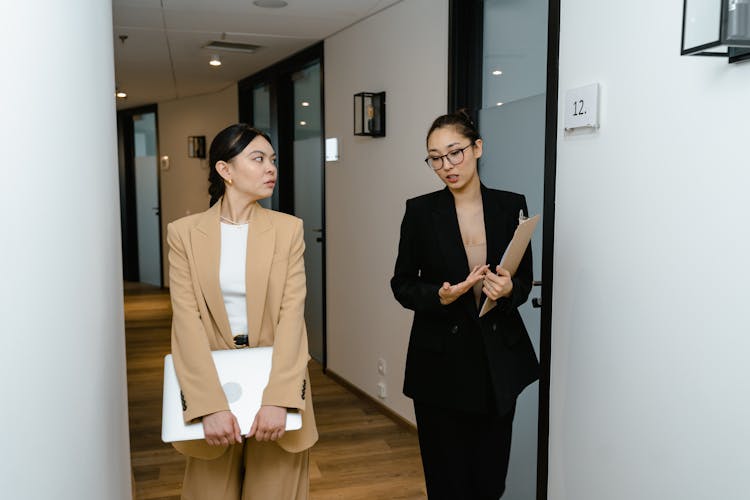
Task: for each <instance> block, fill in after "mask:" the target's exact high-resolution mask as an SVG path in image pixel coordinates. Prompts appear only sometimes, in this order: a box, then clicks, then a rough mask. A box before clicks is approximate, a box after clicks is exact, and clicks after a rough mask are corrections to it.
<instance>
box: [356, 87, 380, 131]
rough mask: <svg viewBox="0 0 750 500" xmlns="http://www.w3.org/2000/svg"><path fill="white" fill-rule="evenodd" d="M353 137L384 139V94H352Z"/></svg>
mask: <svg viewBox="0 0 750 500" xmlns="http://www.w3.org/2000/svg"><path fill="white" fill-rule="evenodd" d="M354 135H366V136H369V137H385V92H360V93H358V94H354Z"/></svg>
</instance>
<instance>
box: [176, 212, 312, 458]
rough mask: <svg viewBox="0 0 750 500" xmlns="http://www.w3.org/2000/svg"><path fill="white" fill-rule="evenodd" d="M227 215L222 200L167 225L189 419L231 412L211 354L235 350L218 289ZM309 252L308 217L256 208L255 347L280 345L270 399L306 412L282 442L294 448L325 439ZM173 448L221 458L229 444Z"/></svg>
mask: <svg viewBox="0 0 750 500" xmlns="http://www.w3.org/2000/svg"><path fill="white" fill-rule="evenodd" d="M220 212H221V201H220V202H217V203H216V204H214V205H213V206H212V207H211V208H210V209H208V210H207V211H205V212H203V213H200V214H195V215H190V216H187V217H184V218H182V219H179V220H176V221H174V222H172V223H171V224H169V225H168V226H167V242H168V244H169V291H170V296H171V299H172V312H173V316H172V355H173V358H174V364H175V371H176V372H177V379H178V380H179V382H180V387H181V388H182V393H183V416H184V419H185V422H192V421H195V420H197V419H200V418H201V417H203V416H204V415H208V414H210V413H214V412H217V411H221V410H228V409H229V405H228V403H227V400H226V397H225V395H224V391H223V390H222V388H221V385H220V384H219V378H218V375H217V373H216V368H215V367H214V364H213V360H212V358H211V354H210V353H211V351H213V350H219V349H236V347H235V345H234V341H233V334H232V332H231V331H230V328H229V319H228V317H227V311H226V308H225V307H224V299H223V296H222V293H221V289H220V286H219V258H220V255H221V248H220V246H221V225H220V224H221V223H220V219H219V214H220ZM304 250H305V244H304V240H303V233H302V220H300V219H298V218H296V217H293V216H291V215H287V214H283V213H280V212H274V211H272V210H267V209H265V208H263V207H261V206H260V205H259V204H257V203H256V204H255V205H254V206H253V208H252V210H251V215H250V221H249V226H248V235H247V263H246V286H247V325H248V331H247V335H248V344H249V346H250V347H256V346H273V347H274V350H273V361H272V367H271V376H270V379H269V382H268V385H267V386H266V389H265V391H264V392H263V404H264V405H275V406H282V407H286V408H297V409H298V410H299V411H300V412H301V413H302V429H300V430H298V431H291V432H287V433H285V434H284V436H283V437H282V438H281V439H280V440H279V441H278V444H279V446H281V447H282V448H284V449H285V450H287V451H289V452H299V451H302V450H305V449H307V448H309V447H311V446H312V445H313V444H314V443H315V442H316V441H317V439H318V431H317V428H316V426H315V416H314V413H313V406H312V399H311V395H310V381H309V374H308V373H307V362H308V361H309V359H310V356H309V354H308V349H307V330H306V328H305V318H304V309H305V293H306V288H305V264H304V260H303V253H304ZM173 445H174V447H175V448H176V449H177V450H178V451H179V452H180V453H183V454H185V455H189V456H193V457H197V458H204V459H211V458H216V457H219V456H221V455H222V454H223V453H224V451H225V450H226V448H227V447H226V446H224V447H221V446H215V447H214V446H209V445H208V444H207V443H206V442H205V441H204V440H200V441H184V442H177V443H173Z"/></svg>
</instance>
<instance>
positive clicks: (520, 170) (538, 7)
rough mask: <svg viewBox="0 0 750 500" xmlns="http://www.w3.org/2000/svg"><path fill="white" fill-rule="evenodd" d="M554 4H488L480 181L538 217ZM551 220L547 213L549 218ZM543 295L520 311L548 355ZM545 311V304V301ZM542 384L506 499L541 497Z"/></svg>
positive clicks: (517, 427) (523, 398)
mask: <svg viewBox="0 0 750 500" xmlns="http://www.w3.org/2000/svg"><path fill="white" fill-rule="evenodd" d="M547 18H548V0H526V1H524V2H517V1H514V0H485V1H484V30H483V33H484V36H483V62H482V68H483V69H482V105H481V108H480V110H479V128H480V133H481V135H482V137H483V138H484V150H483V156H482V159H481V166H480V176H481V178H482V182H484V183H485V184H486V185H487V186H489V187H493V188H498V189H504V190H507V191H513V192H516V193H521V194H523V195H525V196H526V202H527V204H528V208H529V214H530V215H536V214H542V208H543V204H544V169H545V157H544V155H545V126H546V103H547V99H546V97H547V96H546V87H547V30H548V26H547ZM544 216H545V214H542V217H543V218H544ZM541 229H542V228H541V225H540V226H539V229H538V230H537V231H536V232H535V234H534V238H533V240H532V243H531V246H532V252H533V256H534V279H535V280H539V281H541V277H542V230H541ZM540 294H541V290H540V289H539V288H538V287H536V288H533V289H532V292H531V298H530V300H529V301H528V302H527V303H526V304H524V305H523V306H522V307H521V308H520V312H521V316H522V317H523V321H524V323H525V325H526V328H527V329H528V332H529V336H530V337H531V341H532V343H533V344H534V348H535V350H536V353H537V357H539V355H540V325H541V316H540V309H539V308H536V307H535V306H534V303H533V302H534V301H533V299H534V298H538V297H539V296H540ZM537 304H539V302H537ZM538 414H539V383H538V382H536V383H534V384H532V385H531V386H529V387H528V388H526V390H524V392H523V393H521V395H520V396H519V397H518V400H517V403H516V416H515V419H514V421H513V442H512V446H511V457H510V465H509V468H508V477H507V486H506V488H507V489H506V492H505V495H504V496H503V499H508V500H532V499H534V498H537V477H536V473H537V440H538Z"/></svg>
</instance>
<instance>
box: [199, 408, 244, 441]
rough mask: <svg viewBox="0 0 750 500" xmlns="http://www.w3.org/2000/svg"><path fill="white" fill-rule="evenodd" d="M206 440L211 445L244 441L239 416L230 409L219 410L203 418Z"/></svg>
mask: <svg viewBox="0 0 750 500" xmlns="http://www.w3.org/2000/svg"><path fill="white" fill-rule="evenodd" d="M201 421H202V422H203V433H204V434H205V435H206V442H207V443H208V444H209V445H211V446H223V445H228V444H234V443H242V433H241V432H240V424H239V422H237V417H235V416H234V413H232V412H231V411H229V410H224V411H217V412H216V413H211V414H210V415H206V416H205V417H203V418H202V419H201Z"/></svg>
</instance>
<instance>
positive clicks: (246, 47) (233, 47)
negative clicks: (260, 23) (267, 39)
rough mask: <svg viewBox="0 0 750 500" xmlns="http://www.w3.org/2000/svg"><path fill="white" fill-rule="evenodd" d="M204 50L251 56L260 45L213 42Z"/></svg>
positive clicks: (205, 46)
mask: <svg viewBox="0 0 750 500" xmlns="http://www.w3.org/2000/svg"><path fill="white" fill-rule="evenodd" d="M203 48H205V49H211V50H226V51H229V52H244V53H245V54H252V53H253V52H255V51H256V50H258V49H259V48H261V47H260V45H253V44H252V43H242V42H227V41H224V40H214V41H213V42H209V43H207V44H206V45H204V47H203Z"/></svg>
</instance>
